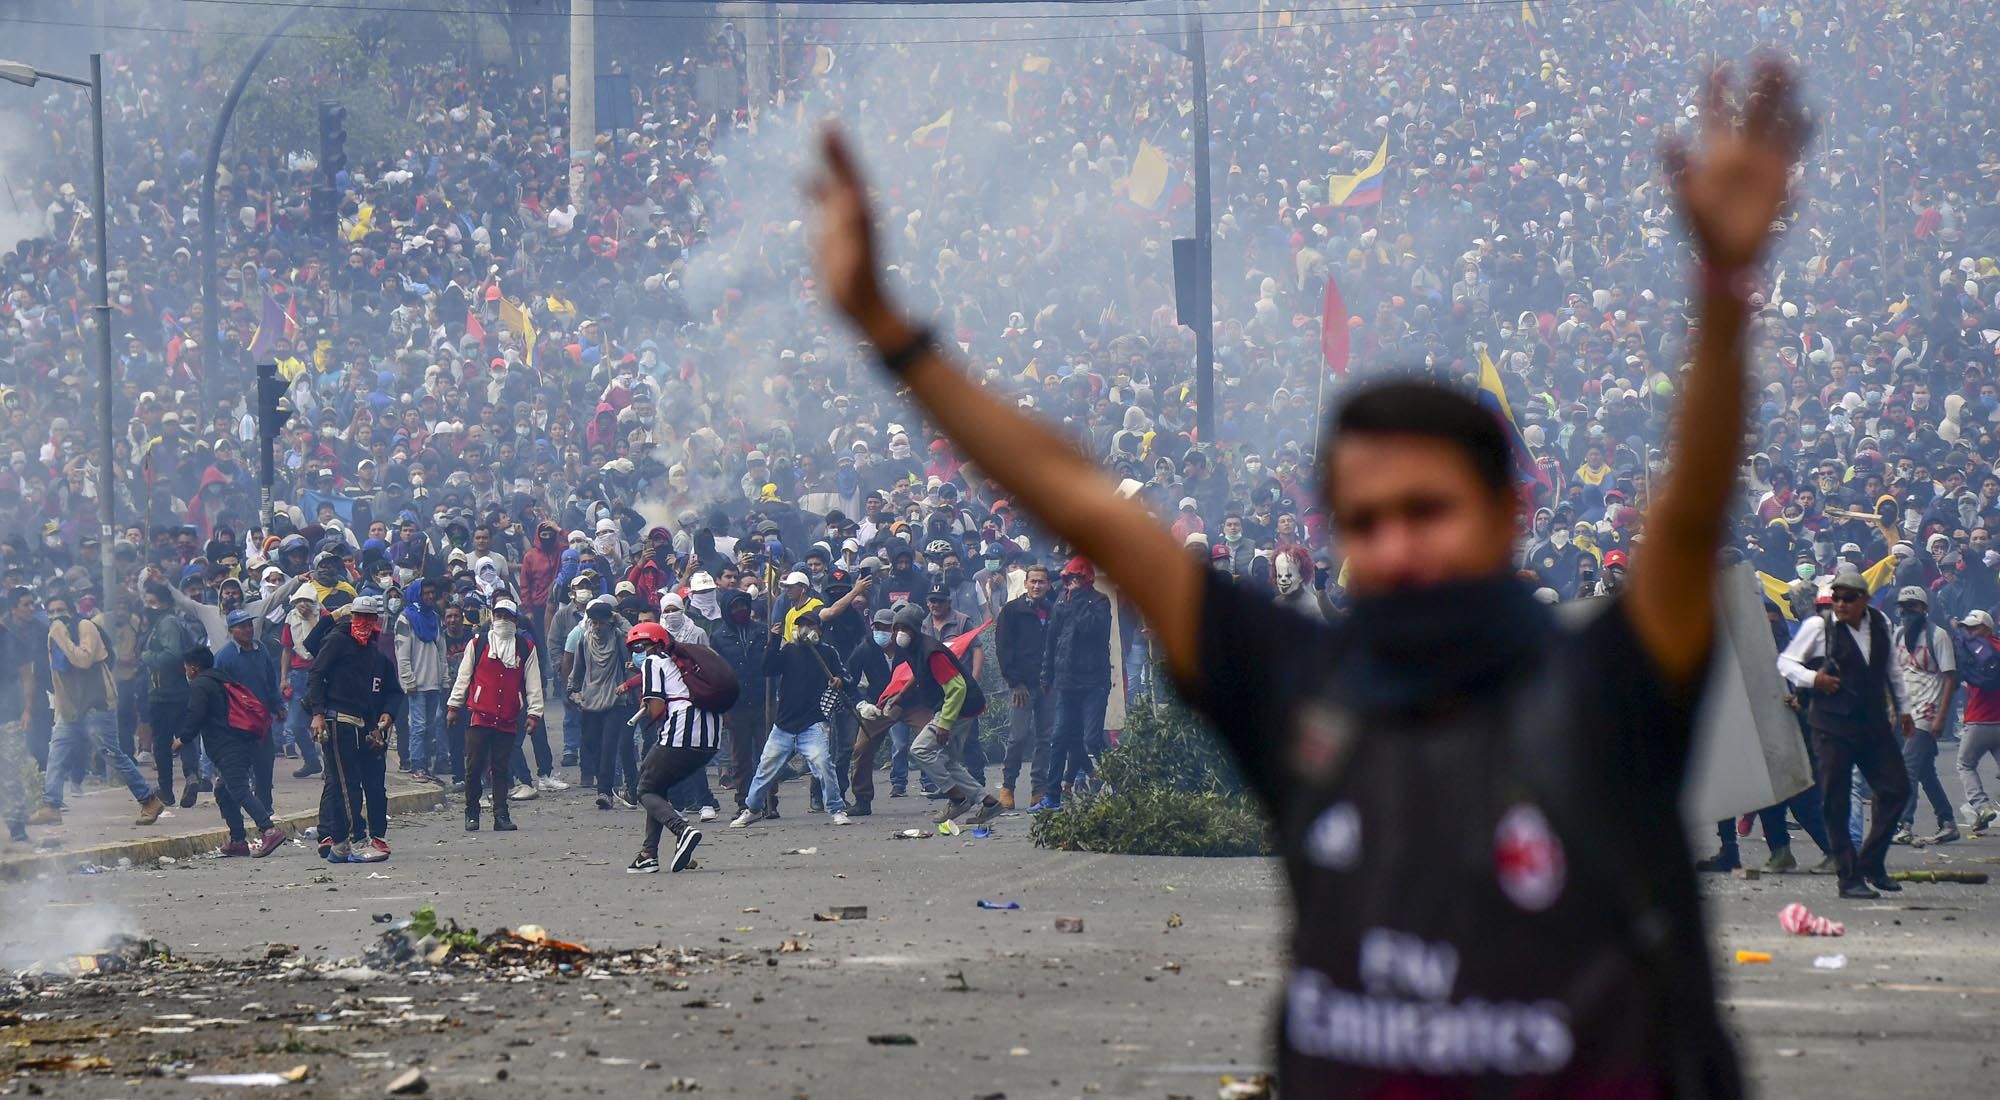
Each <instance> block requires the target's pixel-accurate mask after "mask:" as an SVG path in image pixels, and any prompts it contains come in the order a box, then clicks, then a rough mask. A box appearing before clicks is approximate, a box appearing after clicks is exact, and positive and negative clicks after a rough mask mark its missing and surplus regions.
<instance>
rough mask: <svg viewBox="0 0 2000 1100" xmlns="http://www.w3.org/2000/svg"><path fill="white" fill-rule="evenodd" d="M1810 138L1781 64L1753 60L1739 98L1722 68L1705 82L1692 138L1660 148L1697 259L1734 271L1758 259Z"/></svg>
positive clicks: (1788, 72) (1789, 78)
mask: <svg viewBox="0 0 2000 1100" xmlns="http://www.w3.org/2000/svg"><path fill="white" fill-rule="evenodd" d="M1811 133H1812V124H1811V122H1810V121H1809V120H1808V119H1807V118H1806V113H1805V110H1804V108H1803V107H1802V106H1801V105H1800V103H1799V99H1798V90H1797V85H1796V83H1795V81H1794V79H1793V76H1792V72H1791V70H1790V68H1788V67H1787V66H1786V65H1785V64H1784V63H1783V62H1781V61H1778V60H1777V59H1775V58H1769V57H1766V58H1762V59H1760V60H1759V61H1758V62H1757V66H1756V71H1755V72H1754V73H1753V74H1752V76H1751V78H1750V84H1749V87H1748V89H1747V90H1745V91H1743V92H1742V94H1739V90H1738V89H1737V88H1736V87H1735V86H1734V85H1733V83H1732V81H1731V79H1730V74H1729V71H1728V69H1727V68H1726V67H1719V68H1717V70H1716V71H1715V73H1714V74H1713V75H1711V76H1710V77H1709V83H1708V90H1707V93H1706V95H1705V96H1704V101H1703V107H1702V112H1701V138H1700V140H1699V141H1698V142H1697V143H1696V144H1695V145H1693V146H1688V145H1686V144H1684V143H1674V144H1670V145H1668V147H1667V148H1666V149H1665V151H1664V152H1665V158H1666V164H1667V173H1668V177H1669V179H1670V180H1672V182H1673V185H1674V188H1675V190H1676V191H1677V192H1678V193H1679V195H1680V208H1681V216H1682V217H1683V218H1684V219H1686V221H1687V225H1688V232H1689V233H1690V234H1692V235H1693V237H1694V240H1695V245H1696V247H1697V248H1698V249H1699V250H1700V252H1701V256H1702V259H1703V260H1705V261H1706V262H1707V263H1709V264H1710V265H1712V266H1714V267H1717V268H1722V269H1725V270H1735V269H1738V268H1743V267H1747V266H1748V265H1750V264H1753V263H1755V262H1757V260H1758V259H1759V258H1760V257H1762V255H1763V253H1764V248H1765V246H1766V245H1767V244H1768V243H1769V241H1770V238H1771V227H1772V223H1773V222H1775V221H1776V220H1777V218H1778V216H1779V214H1780V213H1781V212H1782V211H1783V209H1784V205H1785V200H1786V197H1787V194H1788V192H1789V190H1790V187H1791V176H1792V168H1793V166H1794V165H1796V164H1797V163H1798V161H1799V156H1800V154H1801V153H1802V152H1803V151H1804V149H1805V144H1806V140H1807V138H1808V137H1810V136H1811Z"/></svg>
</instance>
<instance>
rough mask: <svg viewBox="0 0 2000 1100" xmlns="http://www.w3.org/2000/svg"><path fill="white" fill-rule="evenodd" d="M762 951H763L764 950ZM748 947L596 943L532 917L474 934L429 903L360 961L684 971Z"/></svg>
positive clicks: (514, 973)
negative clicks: (718, 951)
mask: <svg viewBox="0 0 2000 1100" xmlns="http://www.w3.org/2000/svg"><path fill="white" fill-rule="evenodd" d="M767 953H768V952H767ZM755 959H756V955H755V954H754V953H740V954H734V955H729V956H725V957H722V958H719V959H711V958H709V957H707V956H705V955H703V954H702V953H700V952H698V951H694V950H691V949H688V948H684V947H664V946H655V947H638V948H624V949H619V950H607V951H596V950H592V949H591V948H589V947H586V946H584V945H583V944H580V943H571V942H568V941H566V940H559V939H556V938H555V937H553V936H551V935H549V933H548V931H547V930H546V929H544V928H542V927H541V926H540V925H536V924H524V925H521V926H520V927H518V928H502V929H500V930H498V931H496V932H491V933H488V934H486V935H483V936H482V935H480V934H479V930H478V929H476V928H463V927H460V926H459V924H458V922H457V921H454V920H449V919H447V920H442V921H441V920H439V919H438V916H437V913H436V912H435V911H434V910H432V909H431V907H430V906H425V907H424V908H422V909H419V910H417V911H416V912H415V913H413V914H411V916H410V919H408V920H405V921H399V922H397V923H396V924H394V925H393V926H391V927H390V928H388V929H386V930H384V931H383V933H382V934H381V936H380V937H378V938H377V939H376V941H375V944H374V946H372V947H370V948H369V949H368V953H367V954H366V955H365V956H364V957H363V958H362V963H363V964H364V965H365V966H367V967H370V968H373V969H375V970H378V971H396V972H400V973H402V974H404V975H406V976H409V977H422V976H425V975H427V974H450V973H453V972H467V971H472V972H478V973H479V974H481V975H482V976H485V977H545V976H551V975H561V976H582V975H605V976H621V977H625V976H639V975H647V974H665V975H672V976H677V977H681V976H685V975H686V974H687V972H688V969H689V968H690V967H699V966H703V965H706V964H710V963H715V962H722V963H747V962H752V961H755Z"/></svg>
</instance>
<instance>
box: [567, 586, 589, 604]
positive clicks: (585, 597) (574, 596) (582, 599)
mask: <svg viewBox="0 0 2000 1100" xmlns="http://www.w3.org/2000/svg"><path fill="white" fill-rule="evenodd" d="M569 602H571V603H573V604H575V605H577V606H578V607H582V606H583V605H584V604H587V603H589V602H590V593H588V592H585V591H583V590H582V589H578V590H577V591H575V592H572V593H570V594H569Z"/></svg>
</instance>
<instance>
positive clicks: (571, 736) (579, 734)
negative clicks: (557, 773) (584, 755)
mask: <svg viewBox="0 0 2000 1100" xmlns="http://www.w3.org/2000/svg"><path fill="white" fill-rule="evenodd" d="M542 683H544V684H546V683H548V681H547V680H543V681H542ZM582 748H583V711H581V710H579V709H578V708H577V705H576V704H575V703H572V702H570V701H569V700H567V699H565V700H563V755H564V756H575V755H576V754H577V753H578V752H579V751H581V750H582ZM584 785H585V786H589V784H587V783H586V784H584Z"/></svg>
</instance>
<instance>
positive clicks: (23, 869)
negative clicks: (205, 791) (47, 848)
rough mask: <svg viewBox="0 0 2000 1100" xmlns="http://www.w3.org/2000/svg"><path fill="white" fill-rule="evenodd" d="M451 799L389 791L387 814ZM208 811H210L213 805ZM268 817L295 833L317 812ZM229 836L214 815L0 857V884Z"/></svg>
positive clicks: (427, 790)
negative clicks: (171, 827)
mask: <svg viewBox="0 0 2000 1100" xmlns="http://www.w3.org/2000/svg"><path fill="white" fill-rule="evenodd" d="M450 797H451V796H450V793H449V792H448V791H446V790H445V789H444V788H442V787H424V788H416V789H412V790H403V791H391V792H389V813H390V815H391V816H394V815H396V814H413V813H421V812H423V811H426V810H429V809H432V808H434V807H436V806H437V805H438V804H439V803H441V802H448V801H449V800H450ZM208 809H210V810H211V811H212V809H213V807H208ZM272 820H273V821H274V822H276V823H277V826H278V827H279V828H281V829H283V830H285V831H286V832H287V833H291V834H294V835H297V834H298V833H299V832H300V831H302V830H304V829H305V828H306V827H307V826H309V825H315V824H318V823H319V811H318V810H306V811H303V812H300V813H291V814H281V815H279V816H278V817H275V818H273V819H272ZM228 840H229V829H228V827H227V826H225V825H223V824H222V822H221V820H220V819H219V818H218V819H217V821H216V825H215V828H213V829H207V830H204V831H202V832H199V833H182V834H179V835H177V836H163V837H139V838H135V839H132V840H122V841H117V842H115V843H111V844H97V845H93V846H91V847H88V848H65V849H61V850H58V851H54V852H37V853H35V854H33V855H28V856H21V857H16V858H13V859H7V860H4V861H0V882H18V881H21V880H22V879H30V878H36V877H38V876H41V875H44V874H72V873H74V872H75V871H76V870H77V868H79V867H83V866H85V865H87V864H93V863H94V864H98V865H100V866H106V867H109V866H113V865H115V864H116V863H117V862H118V861H119V860H121V859H129V860H131V861H132V862H133V863H134V864H140V863H146V862H148V861H151V860H155V859H158V858H160V857H161V856H171V857H173V858H174V859H185V858H187V857H189V856H198V855H206V854H208V853H209V852H212V851H214V850H215V849H217V848H220V847H222V845H223V844H225V843H227V842H228ZM274 854H275V853H274Z"/></svg>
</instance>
